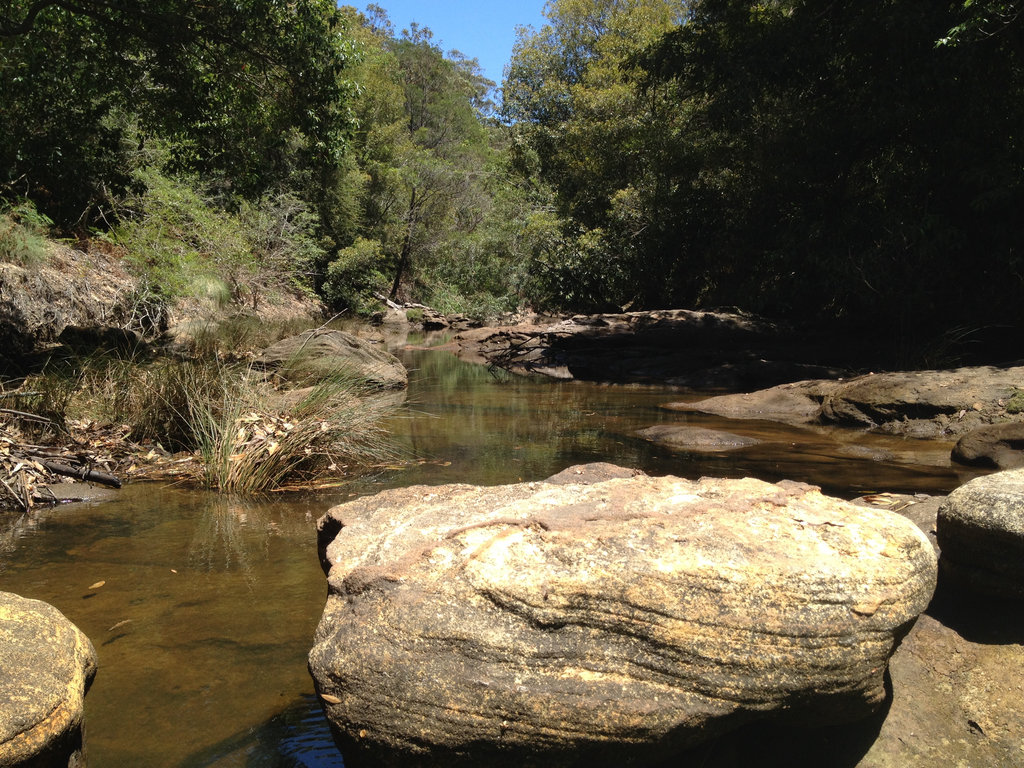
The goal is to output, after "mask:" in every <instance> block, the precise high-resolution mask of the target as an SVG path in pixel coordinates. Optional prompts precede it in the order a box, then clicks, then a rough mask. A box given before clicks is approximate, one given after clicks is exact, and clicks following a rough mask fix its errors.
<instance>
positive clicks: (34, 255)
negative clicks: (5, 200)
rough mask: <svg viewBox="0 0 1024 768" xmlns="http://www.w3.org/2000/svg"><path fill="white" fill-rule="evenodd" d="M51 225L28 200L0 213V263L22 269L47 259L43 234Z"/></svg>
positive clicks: (44, 234)
mask: <svg viewBox="0 0 1024 768" xmlns="http://www.w3.org/2000/svg"><path fill="white" fill-rule="evenodd" d="M51 226H53V222H52V221H51V220H50V219H49V218H48V217H47V216H44V215H43V214H41V213H39V212H38V211H37V210H36V208H35V205H34V204H33V203H32V202H30V201H22V202H20V203H18V204H17V205H14V206H11V207H9V208H7V209H6V210H0V262H4V261H6V262H11V263H13V264H20V265H22V266H26V267H28V266H36V265H39V264H42V263H43V262H44V261H45V260H46V257H47V246H46V234H47V232H48V231H49V229H50V227H51Z"/></svg>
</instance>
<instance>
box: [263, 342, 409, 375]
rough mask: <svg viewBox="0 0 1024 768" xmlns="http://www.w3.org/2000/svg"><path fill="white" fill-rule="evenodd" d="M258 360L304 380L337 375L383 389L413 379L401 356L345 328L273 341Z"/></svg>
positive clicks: (268, 366) (267, 366)
mask: <svg viewBox="0 0 1024 768" xmlns="http://www.w3.org/2000/svg"><path fill="white" fill-rule="evenodd" d="M255 362H256V364H257V365H260V366H263V367H264V368H268V369H272V370H274V371H276V372H277V373H278V374H279V375H280V376H282V377H283V378H285V379H288V380H290V381H296V382H302V383H309V382H311V381H313V380H316V379H322V378H325V377H329V376H335V375H342V376H351V377H353V378H354V379H358V380H363V381H366V382H368V383H370V384H372V385H374V386H377V387H380V388H382V389H402V388H404V387H405V386H406V385H407V384H408V383H409V374H408V372H407V371H406V370H405V366H403V365H402V363H401V361H400V360H399V359H398V358H397V357H395V356H394V355H392V354H391V353H390V352H388V351H386V350H384V349H382V348H381V346H380V345H375V344H373V343H371V342H369V341H367V340H366V339H361V338H359V337H357V336H353V335H352V334H350V333H346V332H345V331H333V330H310V331H304V332H303V333H300V334H299V335H297V336H290V337H289V338H287V339H282V340H281V341H279V342H277V343H276V344H273V345H271V346H270V347H268V348H267V349H265V350H264V351H263V354H261V355H260V356H259V357H258V358H256V361H255Z"/></svg>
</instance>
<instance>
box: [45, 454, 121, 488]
mask: <svg viewBox="0 0 1024 768" xmlns="http://www.w3.org/2000/svg"><path fill="white" fill-rule="evenodd" d="M34 461H35V462H36V463H38V464H39V465H40V466H42V467H44V468H45V469H48V470H50V471H51V472H53V473H54V474H55V475H64V476H65V477H73V478H75V479H76V480H85V481H86V482H89V483H99V484H100V485H106V486H108V487H110V488H120V487H121V481H120V480H119V479H118V478H117V477H115V476H114V475H111V474H110V473H108V472H100V471H99V470H98V469H89V468H88V467H82V468H81V469H75V468H74V467H72V466H69V465H67V464H62V463H61V462H59V461H53V460H52V459H43V458H38V459H34Z"/></svg>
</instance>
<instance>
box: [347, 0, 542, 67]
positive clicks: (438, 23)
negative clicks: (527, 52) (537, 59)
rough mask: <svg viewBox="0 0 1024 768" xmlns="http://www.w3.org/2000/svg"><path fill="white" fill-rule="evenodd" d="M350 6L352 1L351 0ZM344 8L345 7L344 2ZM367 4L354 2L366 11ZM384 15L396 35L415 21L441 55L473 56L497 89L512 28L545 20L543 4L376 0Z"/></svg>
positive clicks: (495, 0)
mask: <svg viewBox="0 0 1024 768" xmlns="http://www.w3.org/2000/svg"><path fill="white" fill-rule="evenodd" d="M350 2H351V0H350ZM342 4H345V2H344V0H342ZM369 4H370V3H366V2H360V3H353V5H355V6H356V8H358V9H359V10H360V11H365V10H366V6H367V5H369ZM375 5H379V6H380V7H381V8H384V9H385V10H386V11H387V12H388V16H390V17H391V23H392V24H394V25H395V34H396V35H397V34H400V33H401V31H402V30H403V29H408V27H409V24H411V23H412V22H414V21H415V22H416V23H417V24H419V25H420V26H421V27H430V31H431V32H433V33H434V42H435V43H436V44H437V45H438V47H439V48H441V49H442V50H443V51H444V52H445V53H447V52H448V51H450V50H452V49H457V50H459V51H461V52H462V53H464V54H465V55H466V56H467V57H469V58H476V59H479V61H480V66H481V67H483V70H484V75H486V77H487V78H488V79H490V80H493V81H494V82H496V83H497V84H498V85H499V86H500V85H501V75H502V71H503V70H504V68H505V65H506V64H507V63H508V60H509V56H510V55H511V54H512V45H513V43H515V40H516V27H518V26H520V25H531V24H532V25H533V26H534V28H537V29H539V28H540V27H541V26H542V25H543V24H544V22H545V19H544V14H543V11H544V6H545V5H546V2H545V0H378V2H376V3H375Z"/></svg>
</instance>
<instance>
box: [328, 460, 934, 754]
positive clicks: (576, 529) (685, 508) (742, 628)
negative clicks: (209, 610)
mask: <svg viewBox="0 0 1024 768" xmlns="http://www.w3.org/2000/svg"><path fill="white" fill-rule="evenodd" d="M553 480H554V482H537V483H521V484H517V485H510V486H501V487H494V488H480V487H472V486H464V485H447V486H441V487H425V486H417V487H411V488H405V489H398V490H392V491H386V492H384V493H381V494H378V495H376V496H372V497H367V498H363V499H358V500H356V501H353V502H350V503H348V504H344V505H341V506H338V507H335V508H334V509H332V510H331V511H330V512H329V513H328V514H327V515H326V516H325V517H324V518H322V519H321V521H320V535H321V558H322V561H323V565H324V567H325V570H326V571H327V572H328V582H329V596H328V601H327V605H326V608H325V611H324V615H323V619H322V621H321V623H320V626H319V628H318V631H317V636H316V644H315V646H314V648H313V649H312V651H311V653H310V657H309V664H310V671H311V673H312V675H313V677H314V680H315V682H316V685H317V690H318V692H319V693H320V696H321V700H322V703H323V705H324V709H325V712H326V713H327V716H328V718H329V720H330V722H331V725H332V729H333V730H334V733H335V736H336V738H337V740H338V742H339V745H340V746H341V747H342V749H343V751H344V755H345V761H346V765H358V764H360V763H365V764H371V765H372V764H390V765H409V764H414V765H431V764H436V765H442V764H444V765H453V764H459V763H466V764H470V763H475V764H478V765H501V764H507V765H517V766H523V765H544V766H562V765H587V766H594V765H611V764H614V765H623V764H633V763H636V762H644V761H649V760H652V759H658V758H661V757H665V756H668V755H671V754H672V753H674V752H676V751H678V750H680V749H682V748H685V747H688V746H692V745H694V744H698V743H700V742H701V741H704V740H706V739H709V738H712V737H714V736H716V735H717V734H720V733H723V732H725V731H727V730H730V729H732V728H735V727H737V726H739V725H741V724H742V723H744V722H748V721H750V720H755V719H761V718H780V719H783V720H785V721H787V722H807V723H821V722H843V721H849V720H854V719H858V718H861V717H864V716H866V715H868V714H870V713H871V712H872V711H874V710H875V709H876V708H877V706H878V705H879V704H880V703H881V702H882V701H883V699H884V697H885V692H884V687H883V675H884V672H885V667H886V663H887V661H888V658H889V656H890V655H891V654H892V652H893V650H894V648H895V646H896V645H897V643H898V641H899V639H900V637H902V635H903V634H904V633H905V632H906V631H907V630H908V629H909V628H910V626H911V625H912V623H913V620H914V619H915V617H916V616H917V615H918V614H919V613H920V612H921V611H922V610H923V609H924V608H925V606H926V605H927V604H928V601H929V599H930V597H931V594H932V591H933V589H934V584H935V576H936V558H935V555H934V552H933V550H932V547H931V545H930V544H929V543H928V541H927V539H926V538H925V537H924V535H923V534H922V533H921V532H920V531H919V530H918V529H917V528H916V527H915V526H914V525H913V523H911V522H909V521H907V520H905V519H903V518H902V517H899V516H896V515H892V514H890V513H887V512H883V511H878V510H873V509H868V508H865V507H859V506H854V505H852V504H849V503H846V502H843V501H840V500H837V499H832V498H828V497H826V496H823V495H822V494H821V493H820V492H819V491H818V490H817V489H816V488H813V487H811V486H807V485H803V484H798V483H779V484H777V485H772V484H768V483H764V482H761V481H757V480H749V479H748V480H701V481H699V482H693V481H688V480H683V479H679V478H674V477H664V478H653V477H648V476H645V475H642V474H639V473H634V472H632V471H629V470H623V469H620V468H616V467H610V466H608V465H588V466H585V467H577V468H571V469H569V470H566V471H565V472H563V473H560V475H557V476H556V477H555V478H553ZM410 761H411V762H410Z"/></svg>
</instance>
